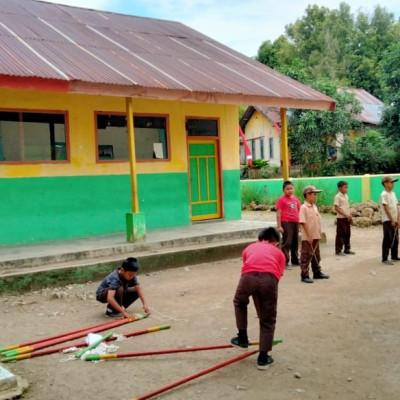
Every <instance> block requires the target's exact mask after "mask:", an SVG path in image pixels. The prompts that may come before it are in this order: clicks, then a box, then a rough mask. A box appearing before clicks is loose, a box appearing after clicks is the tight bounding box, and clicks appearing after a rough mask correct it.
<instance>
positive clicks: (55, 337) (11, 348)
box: [0, 320, 116, 354]
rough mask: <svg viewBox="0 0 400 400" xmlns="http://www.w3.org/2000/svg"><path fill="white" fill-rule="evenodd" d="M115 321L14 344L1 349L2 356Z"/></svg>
mask: <svg viewBox="0 0 400 400" xmlns="http://www.w3.org/2000/svg"><path fill="white" fill-rule="evenodd" d="M115 321H116V320H114V321H106V322H102V323H101V324H96V325H93V326H89V327H87V328H82V329H77V330H75V331H71V332H67V333H61V334H59V335H55V336H50V337H47V338H43V339H38V340H33V341H31V342H25V343H21V344H14V345H12V346H8V347H4V348H2V349H0V354H2V353H5V352H7V351H9V350H14V349H17V348H18V347H26V346H32V345H34V344H38V343H41V342H47V341H48V340H52V339H57V338H61V337H63V336H67V335H70V334H72V333H76V332H82V331H86V330H88V329H96V328H98V327H101V326H108V325H110V324H113V323H114V322H115ZM113 327H114V326H113Z"/></svg>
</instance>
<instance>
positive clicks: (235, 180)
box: [222, 169, 242, 220]
mask: <svg viewBox="0 0 400 400" xmlns="http://www.w3.org/2000/svg"><path fill="white" fill-rule="evenodd" d="M222 181H223V185H222V195H223V198H224V217H225V219H226V220H233V219H240V218H241V217H242V203H241V200H240V170H239V169H234V170H224V171H222Z"/></svg>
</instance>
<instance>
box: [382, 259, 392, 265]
mask: <svg viewBox="0 0 400 400" xmlns="http://www.w3.org/2000/svg"><path fill="white" fill-rule="evenodd" d="M382 264H386V265H393V263H392V262H391V261H389V260H382Z"/></svg>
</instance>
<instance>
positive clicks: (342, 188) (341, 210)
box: [333, 181, 356, 256]
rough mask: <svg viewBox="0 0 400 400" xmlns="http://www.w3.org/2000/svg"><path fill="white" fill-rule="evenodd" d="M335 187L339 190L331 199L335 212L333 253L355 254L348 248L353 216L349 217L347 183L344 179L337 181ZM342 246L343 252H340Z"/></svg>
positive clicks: (341, 254)
mask: <svg viewBox="0 0 400 400" xmlns="http://www.w3.org/2000/svg"><path fill="white" fill-rule="evenodd" d="M337 187H338V190H339V192H338V193H337V194H336V195H335V197H334V200H333V204H334V206H335V210H336V213H337V218H336V240H335V253H336V255H338V256H344V255H346V254H356V253H354V251H351V250H350V236H351V230H350V225H351V223H352V221H353V218H352V217H351V213H350V204H349V196H348V195H347V191H348V190H349V184H348V183H347V182H345V181H339V182H338V184H337ZM343 246H344V252H343V253H342V248H343Z"/></svg>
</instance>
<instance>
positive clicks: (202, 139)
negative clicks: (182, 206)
mask: <svg viewBox="0 0 400 400" xmlns="http://www.w3.org/2000/svg"><path fill="white" fill-rule="evenodd" d="M188 119H208V120H214V121H217V129H218V136H189V134H188V131H187V130H186V147H187V161H188V163H187V165H188V190H189V208H190V220H191V221H192V222H197V221H205V220H211V219H221V218H223V192H222V170H221V149H220V124H219V118H216V117H214V118H213V117H197V116H186V118H185V126H186V123H187V120H188ZM210 142H213V143H214V144H215V156H216V163H215V166H216V169H217V171H216V186H217V187H216V190H217V199H218V200H217V214H216V216H214V214H211V215H212V216H210V214H207V215H201V216H194V217H193V214H192V193H191V182H190V178H191V177H190V156H189V144H191V143H194V144H196V143H198V144H200V143H210Z"/></svg>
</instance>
